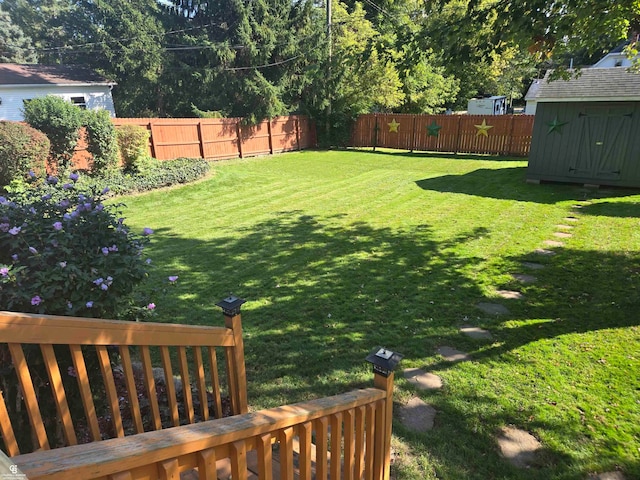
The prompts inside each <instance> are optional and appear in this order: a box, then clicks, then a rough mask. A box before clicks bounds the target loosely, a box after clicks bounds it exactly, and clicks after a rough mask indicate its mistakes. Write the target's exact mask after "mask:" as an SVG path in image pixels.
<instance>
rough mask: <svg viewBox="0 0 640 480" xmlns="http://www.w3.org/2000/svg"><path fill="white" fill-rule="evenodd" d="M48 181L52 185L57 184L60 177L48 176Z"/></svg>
mask: <svg viewBox="0 0 640 480" xmlns="http://www.w3.org/2000/svg"><path fill="white" fill-rule="evenodd" d="M47 182H49V183H50V184H51V185H55V184H57V183H58V179H57V178H56V177H47Z"/></svg>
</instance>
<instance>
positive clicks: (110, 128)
mask: <svg viewBox="0 0 640 480" xmlns="http://www.w3.org/2000/svg"><path fill="white" fill-rule="evenodd" d="M85 122H86V127H87V141H88V146H87V150H88V151H89V153H91V155H92V156H93V159H92V160H91V172H92V173H96V174H99V175H102V174H104V173H105V172H107V171H109V170H114V169H115V168H117V167H118V162H119V158H118V140H117V138H116V127H115V126H114V125H113V122H112V121H111V116H110V115H109V112H108V111H106V110H90V111H87V112H85Z"/></svg>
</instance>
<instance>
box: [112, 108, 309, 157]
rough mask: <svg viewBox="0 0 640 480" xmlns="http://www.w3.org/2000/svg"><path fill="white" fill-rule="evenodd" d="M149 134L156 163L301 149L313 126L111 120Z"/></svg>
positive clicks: (302, 120) (300, 120)
mask: <svg viewBox="0 0 640 480" xmlns="http://www.w3.org/2000/svg"><path fill="white" fill-rule="evenodd" d="M113 122H114V124H115V125H116V127H117V126H120V125H131V124H133V125H140V126H142V127H145V128H147V129H148V130H149V132H150V134H151V135H150V138H149V153H150V154H151V156H152V157H155V158H157V159H158V160H168V159H171V158H177V157H191V158H197V157H201V158H207V159H223V158H236V157H240V158H243V157H249V156H254V155H267V154H273V153H279V152H286V151H291V150H302V149H305V148H309V147H312V146H314V145H315V143H316V138H315V127H314V125H313V123H312V122H311V121H310V120H309V118H308V117H306V116H301V115H292V116H288V117H277V118H274V119H271V120H265V121H263V122H261V123H258V124H257V125H243V124H242V119H241V118H114V119H113Z"/></svg>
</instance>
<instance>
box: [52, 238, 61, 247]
mask: <svg viewBox="0 0 640 480" xmlns="http://www.w3.org/2000/svg"><path fill="white" fill-rule="evenodd" d="M51 245H52V246H53V248H58V245H59V243H58V241H57V240H56V239H55V238H54V239H53V240H51Z"/></svg>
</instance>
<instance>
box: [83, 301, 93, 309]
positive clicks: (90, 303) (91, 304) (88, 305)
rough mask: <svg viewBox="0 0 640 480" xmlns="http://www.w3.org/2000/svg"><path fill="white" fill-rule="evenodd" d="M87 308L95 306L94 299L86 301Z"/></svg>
mask: <svg viewBox="0 0 640 480" xmlns="http://www.w3.org/2000/svg"><path fill="white" fill-rule="evenodd" d="M85 305H86V307H87V308H92V307H93V300H89V301H88V302H87V303H85Z"/></svg>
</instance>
